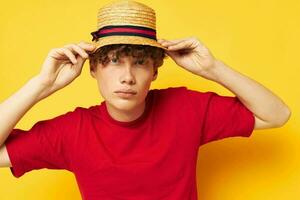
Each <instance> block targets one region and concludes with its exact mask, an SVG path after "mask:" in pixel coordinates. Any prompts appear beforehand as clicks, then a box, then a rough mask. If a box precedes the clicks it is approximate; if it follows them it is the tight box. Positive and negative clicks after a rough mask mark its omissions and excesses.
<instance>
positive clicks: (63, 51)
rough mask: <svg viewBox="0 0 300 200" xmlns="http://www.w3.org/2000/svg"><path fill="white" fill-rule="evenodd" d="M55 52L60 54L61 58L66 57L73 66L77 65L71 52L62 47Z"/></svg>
mask: <svg viewBox="0 0 300 200" xmlns="http://www.w3.org/2000/svg"><path fill="white" fill-rule="evenodd" d="M56 52H57V53H58V54H60V55H61V56H63V57H64V56H67V57H68V58H69V60H70V61H71V62H72V63H73V64H74V65H75V64H76V63H77V59H76V57H75V56H74V54H73V53H72V51H71V50H70V49H68V48H65V47H62V48H58V49H57V50H56Z"/></svg>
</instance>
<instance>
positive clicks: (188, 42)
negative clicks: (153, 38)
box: [158, 37, 200, 51]
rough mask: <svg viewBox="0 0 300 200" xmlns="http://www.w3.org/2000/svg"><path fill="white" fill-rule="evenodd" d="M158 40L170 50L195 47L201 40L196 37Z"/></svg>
mask: <svg viewBox="0 0 300 200" xmlns="http://www.w3.org/2000/svg"><path fill="white" fill-rule="evenodd" d="M158 42H159V43H160V44H161V45H163V46H165V47H167V49H168V50H172V51H176V50H180V49H194V48H195V47H196V46H197V45H198V44H200V42H199V41H198V40H197V38H195V37H188V38H184V39H177V40H169V41H168V40H165V39H159V40H158Z"/></svg>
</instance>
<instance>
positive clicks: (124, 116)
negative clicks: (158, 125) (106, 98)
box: [106, 101, 146, 122]
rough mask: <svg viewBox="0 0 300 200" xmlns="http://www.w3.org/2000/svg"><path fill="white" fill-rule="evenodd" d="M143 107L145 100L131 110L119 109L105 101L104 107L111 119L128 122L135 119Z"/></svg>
mask: <svg viewBox="0 0 300 200" xmlns="http://www.w3.org/2000/svg"><path fill="white" fill-rule="evenodd" d="M145 107H146V102H145V101H143V103H141V104H140V105H138V106H136V107H135V108H134V109H132V110H120V109H118V108H116V107H114V106H112V105H110V104H109V103H107V102H106V108H107V112H108V113H109V115H110V116H111V117H112V118H113V119H115V120H117V121H121V122H130V121H134V120H136V119H137V118H139V117H140V116H141V115H142V114H143V113H144V111H145Z"/></svg>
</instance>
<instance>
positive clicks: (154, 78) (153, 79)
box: [152, 67, 158, 81]
mask: <svg viewBox="0 0 300 200" xmlns="http://www.w3.org/2000/svg"><path fill="white" fill-rule="evenodd" d="M157 76H158V69H157V67H155V68H154V74H153V78H152V81H155V80H156V79H157Z"/></svg>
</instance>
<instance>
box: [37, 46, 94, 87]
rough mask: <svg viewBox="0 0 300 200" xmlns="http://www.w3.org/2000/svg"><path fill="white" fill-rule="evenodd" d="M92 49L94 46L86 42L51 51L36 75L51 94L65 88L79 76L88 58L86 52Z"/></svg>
mask: <svg viewBox="0 0 300 200" xmlns="http://www.w3.org/2000/svg"><path fill="white" fill-rule="evenodd" d="M94 49H95V45H93V44H90V43H87V42H80V43H78V44H68V45H65V46H64V47H61V48H54V49H52V50H51V51H50V52H49V53H48V56H47V58H46V59H45V61H44V63H43V66H42V70H41V72H40V74H39V75H38V77H39V79H40V80H41V83H42V84H43V85H44V86H46V87H48V88H51V92H53V91H56V90H58V89H61V88H63V87H65V86H66V85H68V84H69V83H71V82H72V81H73V80H74V79H75V78H76V77H78V76H79V75H80V73H81V70H82V66H83V64H84V62H85V61H86V59H87V58H88V57H89V56H88V53H87V52H91V51H93V50H94Z"/></svg>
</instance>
